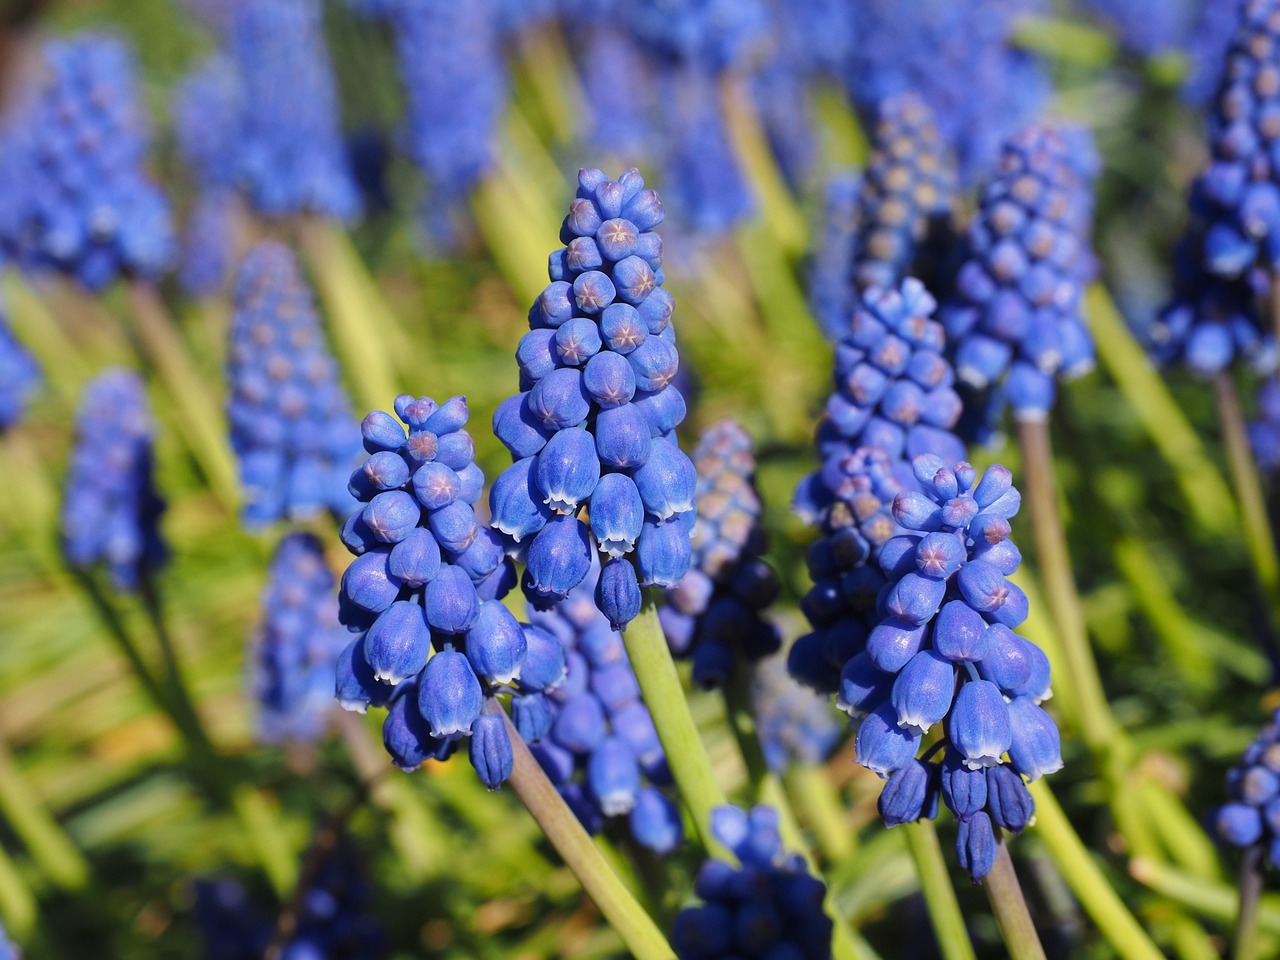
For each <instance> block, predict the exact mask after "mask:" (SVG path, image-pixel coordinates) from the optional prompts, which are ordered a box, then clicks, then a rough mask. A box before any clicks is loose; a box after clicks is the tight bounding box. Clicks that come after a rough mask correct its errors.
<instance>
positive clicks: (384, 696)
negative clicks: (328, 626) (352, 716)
mask: <svg viewBox="0 0 1280 960" xmlns="http://www.w3.org/2000/svg"><path fill="white" fill-rule="evenodd" d="M391 691H392V688H391V686H390V685H389V684H385V683H379V682H378V681H377V679H376V678H375V677H374V675H373V670H372V668H370V666H369V663H368V661H367V660H365V657H364V635H363V634H361V635H360V636H359V637H357V638H356V639H355V640H353V641H351V643H349V644H347V646H346V647H345V648H344V649H343V651H342V652H341V653H340V654H338V662H337V665H336V679H335V683H334V697H335V698H336V699H337V701H338V706H340V707H342V709H343V710H351V711H353V712H355V713H364V712H365V711H366V710H367V709H368V708H369V707H370V706H374V707H381V706H385V705H386V703H387V701H388V700H389V699H390V697H391Z"/></svg>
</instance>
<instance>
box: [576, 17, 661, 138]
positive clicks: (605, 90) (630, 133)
mask: <svg viewBox="0 0 1280 960" xmlns="http://www.w3.org/2000/svg"><path fill="white" fill-rule="evenodd" d="M565 27H566V29H567V30H568V31H569V37H570V40H571V42H572V43H573V45H574V47H575V48H576V50H577V54H578V56H577V59H578V65H579V71H580V72H581V74H582V94H583V98H584V99H585V101H586V107H587V118H586V126H587V129H586V131H585V136H586V139H587V141H588V142H589V143H590V144H591V146H592V148H593V149H594V150H596V151H598V152H600V153H605V152H608V153H611V154H616V155H618V156H623V157H632V156H643V155H645V154H647V152H648V151H650V150H652V148H653V144H654V142H655V140H656V132H655V131H654V129H653V127H654V124H653V117H652V113H653V107H654V104H653V102H652V101H653V96H654V79H655V78H654V71H655V65H654V63H653V61H652V59H651V58H649V57H646V56H645V54H644V51H643V50H642V48H641V47H640V45H639V43H638V42H637V40H636V38H635V36H634V35H633V34H632V33H630V32H629V31H627V30H625V29H623V28H622V27H621V26H619V24H618V23H616V22H615V20H614V18H612V17H609V16H607V15H605V16H596V17H592V18H591V19H589V20H586V22H583V18H582V17H578V16H574V17H572V18H569V22H568V23H566V24H565Z"/></svg>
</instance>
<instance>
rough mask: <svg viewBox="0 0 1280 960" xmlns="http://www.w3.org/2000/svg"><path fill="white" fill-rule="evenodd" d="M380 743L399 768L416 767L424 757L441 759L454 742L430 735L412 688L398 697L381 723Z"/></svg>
mask: <svg viewBox="0 0 1280 960" xmlns="http://www.w3.org/2000/svg"><path fill="white" fill-rule="evenodd" d="M382 743H383V746H385V747H386V748H387V753H389V754H390V755H391V759H392V761H393V762H394V763H395V765H396V766H397V767H399V768H400V769H401V770H406V771H408V770H416V769H417V768H418V767H419V766H420V765H421V764H422V763H423V762H424V761H426V760H444V759H446V758H448V757H449V756H450V754H452V753H453V751H454V745H453V744H452V743H451V742H450V741H448V740H445V739H441V738H438V737H435V736H432V734H431V727H430V725H429V724H428V723H427V721H426V720H425V719H424V718H423V716H422V713H421V712H420V711H419V710H418V698H417V697H416V696H415V695H414V691H413V690H409V691H408V692H406V693H405V694H404V695H403V696H401V697H397V698H396V701H395V702H394V703H393V704H391V706H390V707H389V708H388V710H387V718H386V719H385V720H384V721H383V722H382Z"/></svg>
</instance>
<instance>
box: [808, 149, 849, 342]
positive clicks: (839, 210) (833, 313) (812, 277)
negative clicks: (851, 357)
mask: <svg viewBox="0 0 1280 960" xmlns="http://www.w3.org/2000/svg"><path fill="white" fill-rule="evenodd" d="M861 194H862V178H861V177H860V176H859V175H858V174H856V173H854V172H853V171H851V170H845V171H841V172H839V173H836V174H833V175H832V176H831V177H830V178H829V179H828V180H827V183H826V187H825V188H824V189H823V194H822V196H823V202H822V215H821V220H820V222H819V227H818V234H817V237H816V242H815V243H814V246H813V249H812V250H811V251H810V253H809V310H810V311H811V312H812V313H813V316H814V318H815V319H816V320H817V321H818V326H820V327H821V328H822V332H823V333H824V334H826V335H827V337H828V339H831V340H839V339H840V338H841V337H843V336H844V335H845V334H846V333H848V332H849V318H850V316H851V315H852V313H853V304H854V300H855V294H854V291H853V283H852V281H851V279H850V276H849V264H851V263H852V262H853V253H854V250H855V248H856V243H857V237H858V231H859V229H860V224H859V222H858V212H859V210H860V209H861V204H860V202H859V198H860V196H861Z"/></svg>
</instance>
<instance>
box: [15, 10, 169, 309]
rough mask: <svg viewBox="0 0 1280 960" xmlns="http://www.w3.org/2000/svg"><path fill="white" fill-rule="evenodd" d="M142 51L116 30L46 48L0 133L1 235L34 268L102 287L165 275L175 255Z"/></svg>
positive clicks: (52, 43) (55, 42) (25, 264)
mask: <svg viewBox="0 0 1280 960" xmlns="http://www.w3.org/2000/svg"><path fill="white" fill-rule="evenodd" d="M147 136H148V134H147V125H146V119H145V117H144V115H143V113H142V110H141V108H140V105H139V102H138V91H137V88H136V84H135V80H134V62H133V55H132V53H131V52H130V50H129V49H128V48H127V47H126V46H125V44H124V43H123V42H122V41H121V40H119V39H117V38H116V37H113V36H108V35H101V34H81V35H79V36H76V37H72V38H70V39H66V40H51V41H48V42H47V43H45V44H44V46H43V48H42V51H41V59H40V63H39V66H38V69H37V71H36V73H35V75H34V77H33V78H32V82H31V83H30V85H29V86H28V88H27V89H25V90H24V91H22V92H21V93H19V94H18V96H17V102H16V103H15V104H14V105H13V106H12V108H11V109H10V110H9V111H8V113H7V116H6V117H5V121H4V129H3V132H2V133H0V174H3V176H4V178H5V182H6V184H7V186H6V189H5V190H4V195H3V197H0V241H2V242H3V244H4V246H5V247H6V248H7V249H8V251H9V252H10V253H11V254H12V255H13V256H14V257H15V259H17V260H18V262H19V263H20V264H21V265H22V266H23V267H25V268H27V269H32V270H56V271H59V272H63V273H68V274H71V275H73V276H74V277H76V278H77V279H78V280H79V281H80V282H81V283H83V284H84V285H85V286H86V287H89V288H90V289H91V290H99V289H101V288H103V287H105V286H107V285H108V284H109V283H111V282H112V281H113V280H115V279H116V278H117V277H118V276H120V275H121V274H124V275H129V276H138V277H141V278H144V279H147V280H156V279H158V278H159V276H160V275H161V274H162V273H163V272H164V271H165V269H166V268H167V267H168V265H169V262H170V261H171V260H172V258H173V254H174V235H173V224H172V222H171V219H170V212H169V204H168V201H167V200H166V199H165V197H164V195H163V194H162V193H161V192H160V190H159V188H158V187H157V186H156V184H155V183H154V182H153V181H152V180H151V179H150V178H149V177H148V175H147V173H146V170H145V163H146V151H147Z"/></svg>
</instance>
